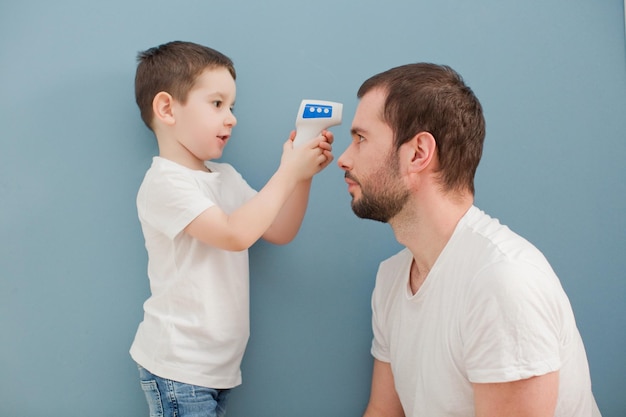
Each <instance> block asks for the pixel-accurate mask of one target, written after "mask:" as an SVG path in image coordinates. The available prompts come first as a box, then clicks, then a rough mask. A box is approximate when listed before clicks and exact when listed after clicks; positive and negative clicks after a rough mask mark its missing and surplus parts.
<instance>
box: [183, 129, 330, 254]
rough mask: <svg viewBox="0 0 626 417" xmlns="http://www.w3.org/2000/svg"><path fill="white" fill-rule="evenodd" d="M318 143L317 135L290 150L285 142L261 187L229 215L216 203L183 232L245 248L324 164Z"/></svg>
mask: <svg viewBox="0 0 626 417" xmlns="http://www.w3.org/2000/svg"><path fill="white" fill-rule="evenodd" d="M320 142H325V138H323V137H321V136H320V137H319V138H317V139H316V140H314V141H312V142H311V143H309V144H307V145H305V146H302V147H298V148H296V149H294V148H293V144H292V142H291V141H287V142H286V143H285V145H284V146H283V157H282V159H281V164H280V167H279V168H278V170H277V171H276V173H275V174H274V175H273V176H272V178H270V180H269V181H268V182H267V184H266V185H265V187H263V189H261V190H260V191H259V192H258V193H257V194H256V195H255V196H254V197H252V198H251V199H250V200H249V201H247V202H246V203H245V204H244V205H242V206H241V207H239V208H238V209H237V210H235V211H234V212H232V213H231V214H230V215H229V214H226V213H225V212H224V211H223V210H222V209H221V208H219V207H218V206H213V207H210V208H208V209H207V210H205V211H204V212H202V213H201V214H200V215H199V216H198V217H196V218H195V219H194V220H193V221H191V223H189V225H188V226H187V227H186V228H185V233H188V234H189V235H191V236H192V237H194V238H196V239H198V240H200V241H201V242H203V243H206V244H208V245H211V246H214V247H217V248H220V249H224V250H230V251H241V250H245V249H248V248H249V247H250V246H252V245H253V244H254V243H255V242H256V241H257V240H258V239H259V238H260V237H261V236H263V234H264V233H265V232H266V231H267V230H268V228H269V227H270V226H271V225H272V223H274V220H275V219H276V217H277V216H278V214H279V213H280V211H281V209H282V207H283V205H284V204H285V202H286V201H287V200H288V199H289V198H290V196H291V195H292V193H293V191H294V189H295V188H296V187H297V186H298V185H299V183H300V182H302V181H307V180H310V178H311V177H312V176H313V175H315V174H316V173H317V172H319V171H320V170H321V169H322V168H323V167H324V166H325V165H326V162H327V156H326V155H325V153H324V151H323V150H320V147H319V146H318V145H319V144H320ZM307 193H308V189H307ZM298 227H299V224H298ZM296 231H297V229H296Z"/></svg>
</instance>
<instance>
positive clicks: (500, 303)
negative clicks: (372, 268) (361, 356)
mask: <svg viewBox="0 0 626 417" xmlns="http://www.w3.org/2000/svg"><path fill="white" fill-rule="evenodd" d="M412 261H413V256H412V254H411V252H410V251H409V250H408V249H404V250H402V251H401V252H399V253H398V254H396V255H394V256H392V257H391V258H389V259H387V260H385V261H384V262H382V263H381V265H380V268H379V270H378V274H377V279H376V287H375V289H374V293H373V296H372V310H373V316H372V324H373V332H374V340H373V343H372V354H373V356H374V357H375V358H377V359H378V360H380V361H383V362H388V363H390V364H391V368H392V371H393V375H394V381H395V386H396V390H397V392H398V394H399V397H400V401H401V403H402V406H403V408H404V411H405V413H406V415H407V417H411V416H415V417H417V416H447V417H455V416H458V417H461V416H463V417H466V416H474V415H475V414H474V399H473V391H472V383H489V382H510V381H516V380H520V379H526V378H529V377H532V376H538V375H544V374H547V373H549V372H553V371H557V370H558V371H559V372H560V377H559V381H560V382H559V383H560V386H559V397H558V404H557V409H556V414H555V416H556V417H583V416H584V417H590V416H591V415H592V407H594V405H595V402H594V399H593V395H592V392H591V382H590V376H589V368H588V363H587V357H586V353H585V349H584V346H583V342H582V340H581V337H580V334H579V332H578V329H577V327H576V322H575V320H574V314H573V312H572V309H571V306H570V303H569V300H568V298H567V296H566V294H565V292H564V291H563V289H562V287H561V284H560V282H559V279H558V278H557V276H556V275H555V273H554V272H553V270H552V268H551V267H550V265H549V264H548V262H547V261H546V259H545V258H544V256H543V255H542V254H541V253H540V252H539V250H537V249H536V248H535V247H534V246H533V245H531V244H530V243H529V242H528V241H526V240H525V239H523V238H522V237H520V236H518V235H516V234H515V233H513V232H512V231H511V230H509V229H508V228H507V227H506V226H503V225H501V224H500V223H499V222H498V221H497V220H496V219H492V218H491V217H489V216H488V215H486V214H485V213H483V212H482V211H480V210H479V209H478V208H476V207H471V208H470V209H469V210H468V212H467V213H466V214H465V216H464V217H463V218H462V219H461V221H460V222H459V224H458V225H457V227H456V229H455V231H454V234H453V235H452V237H451V239H450V240H449V242H448V243H447V245H446V247H445V248H444V250H443V251H442V253H441V254H440V256H439V258H438V259H437V261H436V262H435V265H433V267H432V269H431V271H430V272H429V274H428V276H427V278H426V280H425V282H424V283H423V285H422V286H421V288H420V289H419V290H418V291H417V293H416V294H415V295H413V294H412V291H411V289H410V286H409V271H410V268H411V263H412Z"/></svg>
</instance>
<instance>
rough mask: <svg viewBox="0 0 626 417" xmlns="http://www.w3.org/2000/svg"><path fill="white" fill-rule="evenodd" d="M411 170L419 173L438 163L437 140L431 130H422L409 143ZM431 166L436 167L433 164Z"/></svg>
mask: <svg viewBox="0 0 626 417" xmlns="http://www.w3.org/2000/svg"><path fill="white" fill-rule="evenodd" d="M405 145H408V158H409V161H408V163H409V172H410V173H418V172H421V171H423V170H424V169H426V168H427V167H428V166H430V165H431V163H433V164H434V163H436V158H435V154H436V153H437V142H436V141H435V137H434V136H433V135H432V134H430V133H429V132H420V133H418V134H417V135H415V136H414V137H413V139H411V140H410V141H409V142H408V143H405ZM431 168H435V166H434V165H432V167H431Z"/></svg>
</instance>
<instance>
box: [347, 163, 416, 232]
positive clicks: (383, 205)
mask: <svg viewBox="0 0 626 417" xmlns="http://www.w3.org/2000/svg"><path fill="white" fill-rule="evenodd" d="M396 156H397V155H395V154H392V155H390V157H388V158H387V162H386V163H385V164H383V166H382V167H381V168H380V169H379V170H378V171H376V172H375V173H374V174H372V175H369V176H368V177H367V178H366V179H365V180H364V181H363V183H361V182H359V181H357V180H356V179H355V178H353V177H352V176H351V175H350V174H349V173H348V172H346V174H345V176H346V178H349V179H352V180H353V181H356V182H357V183H358V184H359V186H360V188H361V197H360V198H359V199H358V200H355V198H354V197H353V198H352V211H354V214H356V215H357V216H358V217H360V218H362V219H371V220H375V221H378V222H382V223H388V222H389V220H391V219H392V218H393V217H394V216H395V215H396V214H398V213H399V212H400V210H402V208H403V207H404V205H405V204H406V202H407V200H408V199H409V196H410V192H409V190H407V189H406V188H404V187H403V184H402V182H401V181H400V180H399V179H398V176H399V175H398V174H399V171H400V170H399V167H398V161H397V159H396V158H395V157H396Z"/></svg>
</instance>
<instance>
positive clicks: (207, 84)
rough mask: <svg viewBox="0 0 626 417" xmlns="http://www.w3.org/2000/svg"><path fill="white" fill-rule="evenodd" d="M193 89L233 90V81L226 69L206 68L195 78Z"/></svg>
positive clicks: (234, 86) (234, 85)
mask: <svg viewBox="0 0 626 417" xmlns="http://www.w3.org/2000/svg"><path fill="white" fill-rule="evenodd" d="M194 87H195V88H203V89H206V88H209V89H212V90H225V89H228V90H231V89H232V90H234V89H235V88H236V84H235V80H234V78H233V76H232V75H231V74H230V71H228V69H227V68H224V67H218V68H215V67H214V68H206V69H205V70H204V71H202V73H200V75H198V77H197V78H196V82H195V86H194Z"/></svg>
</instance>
